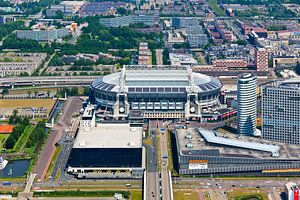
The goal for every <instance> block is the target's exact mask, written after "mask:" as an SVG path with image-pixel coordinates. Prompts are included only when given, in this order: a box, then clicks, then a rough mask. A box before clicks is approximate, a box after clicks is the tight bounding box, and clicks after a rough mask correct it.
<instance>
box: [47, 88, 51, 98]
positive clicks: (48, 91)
mask: <svg viewBox="0 0 300 200" xmlns="http://www.w3.org/2000/svg"><path fill="white" fill-rule="evenodd" d="M47 96H48V98H50V90H47Z"/></svg>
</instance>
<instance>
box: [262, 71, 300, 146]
mask: <svg viewBox="0 0 300 200" xmlns="http://www.w3.org/2000/svg"><path fill="white" fill-rule="evenodd" d="M299 113H300V79H299V77H298V78H293V79H289V80H285V81H281V82H280V81H279V82H276V83H275V84H273V85H267V86H265V87H263V93H262V136H263V138H265V139H269V140H274V141H278V142H284V143H291V144H300V118H299Z"/></svg>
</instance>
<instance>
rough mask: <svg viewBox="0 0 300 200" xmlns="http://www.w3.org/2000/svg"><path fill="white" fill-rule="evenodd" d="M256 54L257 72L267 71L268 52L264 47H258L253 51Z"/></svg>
mask: <svg viewBox="0 0 300 200" xmlns="http://www.w3.org/2000/svg"><path fill="white" fill-rule="evenodd" d="M255 55H256V58H255V59H256V60H255V61H256V70H257V71H258V72H266V71H268V63H269V53H268V51H267V50H266V49H264V48H259V49H257V50H256V52H255Z"/></svg>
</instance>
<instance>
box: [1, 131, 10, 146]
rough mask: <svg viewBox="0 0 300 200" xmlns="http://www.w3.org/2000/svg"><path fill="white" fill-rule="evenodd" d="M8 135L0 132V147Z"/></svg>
mask: <svg viewBox="0 0 300 200" xmlns="http://www.w3.org/2000/svg"><path fill="white" fill-rule="evenodd" d="M8 136H9V134H0V149H1V148H2V147H3V144H4V142H5V140H6V138H7V137H8Z"/></svg>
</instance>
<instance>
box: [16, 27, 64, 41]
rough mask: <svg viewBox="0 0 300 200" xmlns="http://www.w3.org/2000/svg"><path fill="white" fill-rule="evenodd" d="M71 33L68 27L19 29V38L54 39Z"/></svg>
mask: <svg viewBox="0 0 300 200" xmlns="http://www.w3.org/2000/svg"><path fill="white" fill-rule="evenodd" d="M69 34H70V33H69V30H68V29H66V28H62V29H51V30H17V38H21V39H30V40H36V41H54V40H57V39H61V38H63V37H65V36H67V35H69Z"/></svg>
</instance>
